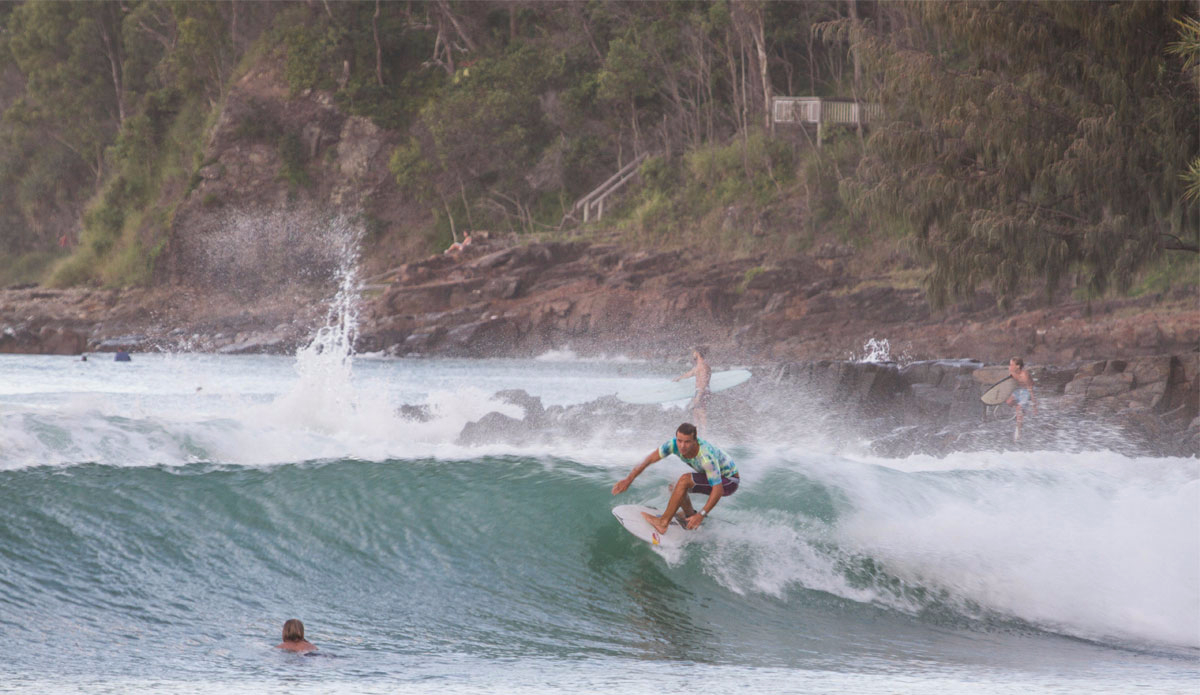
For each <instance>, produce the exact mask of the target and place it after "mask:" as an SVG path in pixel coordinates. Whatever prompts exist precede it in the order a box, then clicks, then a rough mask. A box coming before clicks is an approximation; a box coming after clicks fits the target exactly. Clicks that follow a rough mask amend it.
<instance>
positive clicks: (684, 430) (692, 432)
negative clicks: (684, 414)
mask: <svg viewBox="0 0 1200 695" xmlns="http://www.w3.org/2000/svg"><path fill="white" fill-rule="evenodd" d="M675 432H677V433H678V434H686V435H687V436H689V437H695V436H696V426H695V425H693V424H692V423H690V422H685V423H683V424H682V425H680V426H679V427H676V428H675Z"/></svg>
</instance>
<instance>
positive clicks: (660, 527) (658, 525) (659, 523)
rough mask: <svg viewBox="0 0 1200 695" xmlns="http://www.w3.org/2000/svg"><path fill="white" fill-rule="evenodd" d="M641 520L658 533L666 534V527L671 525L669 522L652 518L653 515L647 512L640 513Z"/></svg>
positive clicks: (655, 517)
mask: <svg viewBox="0 0 1200 695" xmlns="http://www.w3.org/2000/svg"><path fill="white" fill-rule="evenodd" d="M642 518H643V519H645V520H646V523H647V524H650V525H651V526H653V527H654V530H655V531H658V532H659V533H666V532H667V527H668V526H670V525H671V522H670V521H663V520H662V519H660V518H658V517H657V516H654V515H653V514H649V513H647V512H642Z"/></svg>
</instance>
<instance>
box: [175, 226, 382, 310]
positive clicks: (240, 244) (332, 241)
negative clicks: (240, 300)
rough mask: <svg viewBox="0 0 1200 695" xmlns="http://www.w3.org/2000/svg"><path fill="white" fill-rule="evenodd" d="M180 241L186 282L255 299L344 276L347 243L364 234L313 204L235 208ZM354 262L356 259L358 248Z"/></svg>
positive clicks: (178, 260) (180, 260)
mask: <svg viewBox="0 0 1200 695" xmlns="http://www.w3.org/2000/svg"><path fill="white" fill-rule="evenodd" d="M208 225H209V226H207V227H205V228H202V229H199V230H197V232H196V233H195V234H194V235H191V236H190V237H189V238H185V239H181V240H180V241H179V246H180V248H179V250H178V251H177V254H176V259H175V260H176V263H177V264H178V266H179V271H180V275H181V276H182V277H183V278H184V279H185V280H186V281H187V283H188V284H194V285H201V286H208V287H212V288H215V289H220V290H224V291H230V292H233V293H235V294H237V295H239V296H243V297H255V296H261V295H266V294H271V293H273V292H278V291H280V290H283V289H285V288H288V287H293V286H298V285H313V284H315V285H318V286H323V285H324V284H325V282H327V281H328V280H329V279H332V278H336V279H339V280H341V279H344V278H345V276H346V273H345V270H346V268H345V262H346V259H347V243H350V244H352V245H353V246H354V247H357V239H358V237H360V236H361V233H359V232H355V231H352V227H353V224H352V223H351V221H350V218H349V217H347V216H345V215H336V216H330V215H328V214H324V213H322V212H321V211H318V210H314V209H312V208H311V206H296V207H289V208H287V209H271V210H236V211H231V212H229V213H227V214H225V215H220V216H215V217H213V218H211V221H209V222H208ZM351 262H352V263H354V262H357V251H355V252H354V254H353V260H352V261H351Z"/></svg>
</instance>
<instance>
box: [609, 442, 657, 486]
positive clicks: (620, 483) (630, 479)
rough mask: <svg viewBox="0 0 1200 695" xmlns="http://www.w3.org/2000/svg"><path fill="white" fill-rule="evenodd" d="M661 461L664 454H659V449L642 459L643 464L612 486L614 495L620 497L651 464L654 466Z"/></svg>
mask: <svg viewBox="0 0 1200 695" xmlns="http://www.w3.org/2000/svg"><path fill="white" fill-rule="evenodd" d="M661 460H662V454H660V453H659V452H658V449H655V450H654V451H651V452H650V455H649V456H647V457H646V458H644V459H642V462H641V463H639V464H638V465H637V467H635V468H634V469H633V470H632V471H630V472H629V475H627V476H625V477H624V478H621V479H620V480H618V481H617V482H616V484H615V485H613V486H612V493H613V494H614V495H619V494H621V493H622V492H625V491H626V490H628V489H629V486H630V485H631V484H633V479H634V478H636V477H638V476H639V475H641V474H642V471H644V470H646V467H647V466H649V465H650V464H652V463H654V462H656V461H661Z"/></svg>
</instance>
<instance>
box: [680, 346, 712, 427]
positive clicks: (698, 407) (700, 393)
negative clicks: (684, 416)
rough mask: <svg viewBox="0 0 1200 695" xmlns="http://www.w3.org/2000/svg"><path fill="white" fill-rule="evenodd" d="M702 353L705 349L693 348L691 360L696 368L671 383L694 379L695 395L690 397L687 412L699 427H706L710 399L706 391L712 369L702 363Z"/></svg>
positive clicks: (708, 392) (710, 396)
mask: <svg viewBox="0 0 1200 695" xmlns="http://www.w3.org/2000/svg"><path fill="white" fill-rule="evenodd" d="M704 353H705V348H704V346H702V345H697V346H696V347H695V348H693V349H692V359H693V360H695V361H696V366H694V367H692V368H691V369H690V370H689V371H687V372H685V373H683V374H680V375H679V376H677V377H675V378H674V379H672V381H679V380H680V379H686V378H688V377H690V376H694V377H696V395H695V396H693V397H692V402H691V403H689V404H688V410H689V411H690V412H691V413H692V416H693V417H695V418H696V422H699V423H700V426H701V427H708V401H709V399H710V398H712V392H711V391H709V390H708V382H709V380H711V379H712V367H710V366H708V362H705V361H704Z"/></svg>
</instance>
